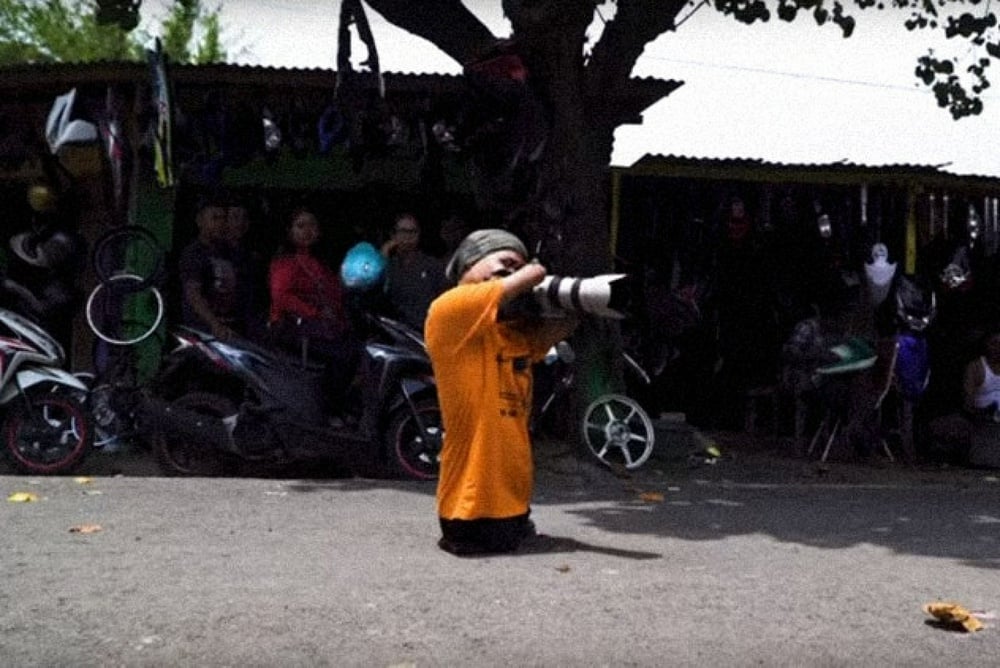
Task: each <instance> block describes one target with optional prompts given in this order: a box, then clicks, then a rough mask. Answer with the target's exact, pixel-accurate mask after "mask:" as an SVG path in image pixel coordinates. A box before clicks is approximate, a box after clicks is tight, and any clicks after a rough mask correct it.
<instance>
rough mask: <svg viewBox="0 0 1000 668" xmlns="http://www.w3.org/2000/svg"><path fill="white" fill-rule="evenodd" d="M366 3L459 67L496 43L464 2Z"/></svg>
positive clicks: (388, 0) (405, 0)
mask: <svg viewBox="0 0 1000 668" xmlns="http://www.w3.org/2000/svg"><path fill="white" fill-rule="evenodd" d="M365 1H366V2H367V3H368V5H369V6H370V7H371V8H372V9H374V10H375V11H376V12H378V13H379V14H381V15H382V16H383V17H384V18H385V20H386V21H388V22H389V23H392V24H393V25H396V26H398V27H400V28H402V29H403V30H405V31H407V32H409V33H412V34H414V35H417V36H418V37H423V38H424V39H426V40H427V41H429V42H431V43H432V44H434V45H435V46H437V47H438V48H439V49H441V50H442V51H444V52H445V53H446V54H448V55H449V56H451V57H452V58H453V59H455V61H456V62H458V63H459V64H460V65H465V64H466V63H467V62H468V61H470V60H472V59H474V58H475V57H476V56H478V55H479V54H481V53H483V52H484V51H486V50H488V49H489V48H490V47H491V46H492V45H493V44H494V43H495V42H496V41H497V38H496V36H494V35H493V33H492V32H490V29H489V28H487V27H486V26H485V25H484V24H483V23H482V21H480V20H479V19H478V18H476V16H475V15H474V14H473V13H472V12H470V11H469V10H468V9H467V8H466V7H465V5H464V4H462V2H461V0H420V2H414V1H413V0H365Z"/></svg>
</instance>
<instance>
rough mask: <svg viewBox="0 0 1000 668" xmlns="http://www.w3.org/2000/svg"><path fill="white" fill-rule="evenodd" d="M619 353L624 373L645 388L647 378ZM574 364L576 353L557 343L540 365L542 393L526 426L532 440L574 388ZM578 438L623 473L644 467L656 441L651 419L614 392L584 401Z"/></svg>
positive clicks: (646, 375) (604, 462) (601, 460)
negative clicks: (541, 366) (541, 367)
mask: <svg viewBox="0 0 1000 668" xmlns="http://www.w3.org/2000/svg"><path fill="white" fill-rule="evenodd" d="M622 354H623V360H622V361H623V363H624V365H625V369H626V372H628V374H629V375H630V376H631V375H634V376H635V378H636V379H637V382H641V383H642V384H644V385H648V384H649V383H650V378H649V375H648V374H647V373H646V370H645V369H643V368H642V366H641V365H640V364H639V363H638V362H637V361H636V360H635V358H634V357H632V356H631V355H629V354H628V353H626V352H623V353H622ZM575 360H576V353H575V352H574V351H573V348H572V346H570V344H569V343H567V342H566V341H560V342H559V343H557V344H556V345H555V346H553V347H552V348H551V349H550V350H549V352H548V354H546V356H545V359H544V360H543V362H542V363H543V365H544V366H543V369H544V370H545V371H546V373H544V374H543V377H542V378H540V379H539V380H540V381H541V383H540V385H541V386H543V388H545V389H543V391H542V392H541V393H540V394H539V395H537V401H538V403H537V405H536V407H535V409H534V410H533V411H532V416H531V421H530V423H529V425H528V430H529V432H530V433H531V434H532V435H533V436H534V435H537V434H538V433H539V432H541V431H542V430H543V425H544V424H545V423H546V420H547V418H548V416H549V415H550V414H551V412H552V411H554V410H555V408H554V406H556V405H557V402H558V401H559V400H560V399H562V398H564V397H566V396H567V395H568V393H569V392H570V391H571V389H572V388H573V386H574V385H575V382H576V373H575V371H574V366H573V365H574V362H575ZM580 437H581V439H582V440H583V442H584V443H585V444H586V445H587V449H588V450H589V451H590V453H591V454H593V455H594V456H595V457H596V458H597V459H598V460H599V461H600V462H601V463H602V464H604V465H606V466H609V467H615V466H623V467H624V468H626V469H628V470H634V469H637V468H639V467H640V466H642V465H643V464H645V463H646V461H647V460H648V459H649V457H650V455H652V454H653V446H654V445H655V442H656V432H655V429H654V427H653V421H652V420H651V419H650V417H649V415H648V413H647V412H646V411H645V409H644V408H643V407H642V405H641V404H640V403H639V402H638V401H636V400H635V399H634V398H632V397H631V396H628V395H624V394H617V393H606V394H602V395H600V396H598V397H596V398H595V399H594V400H593V401H591V402H590V404H589V405H588V406H587V407H586V409H585V410H584V412H583V419H582V421H581V423H580Z"/></svg>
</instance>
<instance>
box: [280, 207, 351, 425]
mask: <svg viewBox="0 0 1000 668" xmlns="http://www.w3.org/2000/svg"><path fill="white" fill-rule="evenodd" d="M319 238H320V229H319V221H318V220H317V218H316V215H315V214H314V213H313V212H312V211H311V210H309V209H308V208H305V207H300V208H297V209H295V210H294V211H293V212H292V215H291V217H290V219H289V225H288V229H287V242H286V244H285V245H284V246H283V248H282V249H281V250H280V251H279V252H278V254H277V255H276V256H275V257H274V259H273V260H271V265H270V271H269V278H268V283H269V286H270V294H271V308H270V314H269V318H268V327H269V329H270V333H271V338H272V340H273V341H275V343H277V344H278V345H279V346H281V347H283V348H286V349H287V350H290V351H292V352H295V353H296V354H298V353H301V352H302V350H303V349H302V346H303V345H306V346H308V348H307V349H306V350H307V351H308V354H309V355H312V356H315V358H316V359H318V360H320V361H322V362H323V363H324V364H325V365H326V369H327V372H326V375H325V383H324V385H325V388H324V389H325V390H326V391H327V396H328V397H330V399H331V401H332V402H333V408H334V411H335V412H339V411H340V410H341V409H342V408H343V405H342V401H343V399H344V398H345V397H346V394H347V388H348V387H349V386H350V384H351V381H352V379H353V377H354V372H355V370H356V367H357V361H358V344H357V341H356V337H355V336H354V333H353V331H352V329H351V326H350V321H349V319H348V317H347V314H346V312H345V309H344V303H343V291H342V288H341V285H340V279H339V278H338V277H337V274H336V273H335V272H334V271H333V270H331V269H330V268H329V267H327V266H326V265H325V264H323V262H321V261H320V260H319V259H318V258H317V257H316V256H315V255H314V252H313V249H314V247H315V245H316V243H317V242H318V241H319Z"/></svg>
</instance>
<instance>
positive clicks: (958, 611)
mask: <svg viewBox="0 0 1000 668" xmlns="http://www.w3.org/2000/svg"><path fill="white" fill-rule="evenodd" d="M924 612H926V613H927V614H928V615H930V616H931V617H934V618H935V619H937V620H938V621H939V622H942V623H943V624H946V625H948V626H949V627H953V628H955V629H961V630H963V631H967V632H971V631H978V630H979V629H981V628H983V623H982V622H980V621H979V620H978V619H976V618H975V616H973V614H972V613H971V612H969V611H968V610H967V609H965V608H964V607H963V606H961V605H959V604H958V603H951V602H948V601H936V602H934V603H927V604H925V605H924Z"/></svg>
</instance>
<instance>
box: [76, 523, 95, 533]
mask: <svg viewBox="0 0 1000 668" xmlns="http://www.w3.org/2000/svg"><path fill="white" fill-rule="evenodd" d="M99 531H104V527H102V526H101V525H100V524H77V525H76V526H72V527H70V528H69V532H70V533H97V532H99Z"/></svg>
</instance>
